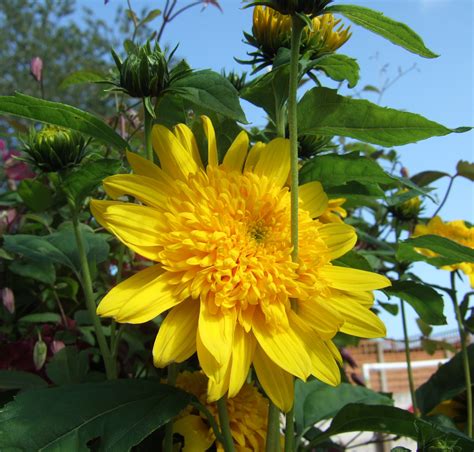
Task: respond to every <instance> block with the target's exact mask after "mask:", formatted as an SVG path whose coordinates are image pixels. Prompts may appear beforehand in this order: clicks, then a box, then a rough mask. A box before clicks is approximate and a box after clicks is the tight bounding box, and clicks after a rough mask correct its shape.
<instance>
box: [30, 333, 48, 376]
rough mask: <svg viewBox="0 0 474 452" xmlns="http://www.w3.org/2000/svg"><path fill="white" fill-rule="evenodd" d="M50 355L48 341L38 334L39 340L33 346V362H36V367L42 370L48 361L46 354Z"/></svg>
mask: <svg viewBox="0 0 474 452" xmlns="http://www.w3.org/2000/svg"><path fill="white" fill-rule="evenodd" d="M47 355H48V347H47V345H46V343H45V342H44V341H43V339H42V338H41V335H39V336H38V340H37V341H36V343H35V346H34V348H33V362H34V363H35V369H36V370H40V369H41V368H42V367H43V366H44V363H45V362H46V356H47Z"/></svg>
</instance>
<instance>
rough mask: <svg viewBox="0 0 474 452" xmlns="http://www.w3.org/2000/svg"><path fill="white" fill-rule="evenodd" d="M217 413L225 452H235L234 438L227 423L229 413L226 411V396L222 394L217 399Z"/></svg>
mask: <svg viewBox="0 0 474 452" xmlns="http://www.w3.org/2000/svg"><path fill="white" fill-rule="evenodd" d="M217 411H218V413H219V425H220V427H221V432H222V439H223V443H222V445H223V446H224V450H225V452H235V448H234V440H233V439H232V433H231V431H230V425H229V413H228V412H227V397H226V396H223V397H221V398H220V399H219V400H218V401H217Z"/></svg>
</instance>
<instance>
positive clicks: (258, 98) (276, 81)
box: [240, 64, 290, 121]
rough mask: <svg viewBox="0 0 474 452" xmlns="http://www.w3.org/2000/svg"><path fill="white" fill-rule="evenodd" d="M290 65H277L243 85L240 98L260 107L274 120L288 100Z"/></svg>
mask: <svg viewBox="0 0 474 452" xmlns="http://www.w3.org/2000/svg"><path fill="white" fill-rule="evenodd" d="M289 80H290V67H289V65H288V64H285V65H282V66H279V67H278V68H276V69H273V70H272V71H271V72H268V73H267V74H264V75H262V76H260V77H258V78H256V79H255V80H253V81H252V82H251V83H249V84H248V85H246V86H245V88H244V89H243V90H242V92H241V93H240V95H241V97H242V99H245V100H246V101H248V102H250V103H252V104H254V105H256V106H257V107H261V108H263V109H264V110H265V112H266V113H267V114H268V116H269V117H270V118H271V119H272V120H273V121H275V120H276V118H277V115H279V114H280V111H281V110H282V108H283V106H284V105H285V103H286V101H287V100H288V95H289V90H288V84H289Z"/></svg>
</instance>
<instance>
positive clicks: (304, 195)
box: [299, 181, 328, 218]
mask: <svg viewBox="0 0 474 452" xmlns="http://www.w3.org/2000/svg"><path fill="white" fill-rule="evenodd" d="M299 197H300V199H301V200H302V201H303V205H302V208H303V209H305V210H307V211H308V212H309V214H310V216H311V218H316V217H319V216H320V215H322V214H323V213H324V212H325V210H326V209H327V207H328V197H327V195H326V193H325V192H324V190H323V186H322V185H321V183H320V182H317V181H314V182H308V183H307V184H303V185H301V186H300V187H299Z"/></svg>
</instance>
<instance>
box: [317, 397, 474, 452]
mask: <svg viewBox="0 0 474 452" xmlns="http://www.w3.org/2000/svg"><path fill="white" fill-rule="evenodd" d="M346 432H378V433H391V434H393V435H397V436H403V437H408V438H412V439H414V440H416V441H418V443H419V450H427V449H425V448H424V447H425V446H426V445H427V444H429V443H431V442H433V441H436V440H438V439H443V440H445V441H447V442H449V443H450V444H452V445H453V444H455V445H456V446H458V447H459V448H460V449H459V450H466V451H467V450H474V441H473V440H472V439H470V438H469V437H467V436H466V435H463V434H462V433H461V432H459V431H457V430H454V429H451V428H447V427H445V426H443V425H439V424H434V423H431V422H428V421H426V420H423V419H419V418H417V417H416V416H415V415H414V414H412V413H410V412H408V411H406V410H402V409H400V408H395V407H391V406H376V405H364V404H358V403H351V404H349V405H346V406H345V407H344V408H342V410H340V411H339V412H338V413H337V415H336V417H335V418H334V419H333V421H332V423H331V426H330V427H329V429H328V430H326V431H325V432H323V433H321V434H320V435H318V436H317V437H316V438H315V439H313V440H312V441H311V445H312V446H314V445H317V444H320V443H322V442H324V441H325V440H327V439H328V438H330V437H331V436H333V435H338V434H340V433H346Z"/></svg>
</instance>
